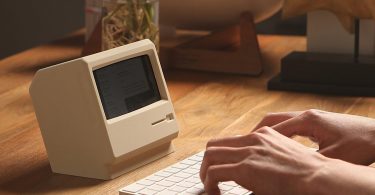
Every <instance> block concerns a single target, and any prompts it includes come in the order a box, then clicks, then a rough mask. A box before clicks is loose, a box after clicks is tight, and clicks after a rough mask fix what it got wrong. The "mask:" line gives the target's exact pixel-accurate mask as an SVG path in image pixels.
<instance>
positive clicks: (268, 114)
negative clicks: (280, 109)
mask: <svg viewBox="0 0 375 195" xmlns="http://www.w3.org/2000/svg"><path fill="white" fill-rule="evenodd" d="M277 115H278V114H277V113H275V112H270V113H267V114H266V116H265V117H264V119H272V118H275V117H276V116H277Z"/></svg>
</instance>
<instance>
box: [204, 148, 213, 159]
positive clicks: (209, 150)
mask: <svg viewBox="0 0 375 195" xmlns="http://www.w3.org/2000/svg"><path fill="white" fill-rule="evenodd" d="M214 152H215V150H214V149H213V148H207V149H206V151H205V152H204V158H208V159H209V158H210V157H212V156H213V153H214Z"/></svg>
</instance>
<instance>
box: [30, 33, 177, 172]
mask: <svg viewBox="0 0 375 195" xmlns="http://www.w3.org/2000/svg"><path fill="white" fill-rule="evenodd" d="M141 55H148V56H149V57H150V61H151V63H152V68H153V71H154V74H155V77H156V81H157V84H158V88H159V91H160V95H161V97H162V100H161V101H158V102H156V103H153V104H151V105H149V106H146V107H144V108H141V109H139V110H136V111H134V112H131V113H129V114H125V115H123V116H120V117H117V118H114V119H110V120H107V119H106V117H105V114H104V111H103V107H102V105H101V100H100V97H99V93H98V91H97V88H96V83H95V80H94V76H93V70H95V69H98V68H101V67H104V66H107V65H110V64H113V63H115V62H118V61H122V60H126V59H130V58H133V57H136V56H141ZM30 95H31V97H32V101H33V104H34V108H35V113H36V116H37V119H38V121H39V125H40V130H41V132H42V136H43V140H44V143H45V146H46V150H47V153H48V158H49V161H50V164H51V168H52V171H53V172H56V173H62V174H69V175H75V176H83V177H90V178H98V179H112V178H115V177H117V176H119V175H121V174H123V173H126V172H128V171H131V170H133V169H135V168H137V167H140V166H142V165H144V164H146V163H149V162H151V161H153V160H156V159H158V158H160V157H162V156H164V155H167V154H169V153H171V152H172V151H173V149H172V145H171V140H172V139H173V138H175V137H177V134H178V124H177V121H176V119H175V118H176V117H175V113H174V109H173V105H172V102H171V99H170V96H169V93H168V89H167V86H166V83H165V79H164V76H163V72H162V70H161V67H160V63H159V59H158V57H157V53H156V50H155V46H154V45H153V44H152V42H151V41H149V40H144V41H140V42H137V43H133V44H129V45H127V46H123V47H119V48H115V49H112V50H108V51H104V52H101V53H98V54H94V55H91V56H87V57H83V58H80V59H76V60H72V61H69V62H66V63H62V64H59V65H55V66H52V67H48V68H45V69H42V70H39V71H38V72H37V73H36V75H35V78H34V80H33V82H32V84H31V87H30Z"/></svg>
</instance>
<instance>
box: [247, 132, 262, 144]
mask: <svg viewBox="0 0 375 195" xmlns="http://www.w3.org/2000/svg"><path fill="white" fill-rule="evenodd" d="M249 139H252V140H253V141H254V142H255V143H260V142H262V141H263V134H262V132H259V131H258V132H255V133H252V134H250V135H249Z"/></svg>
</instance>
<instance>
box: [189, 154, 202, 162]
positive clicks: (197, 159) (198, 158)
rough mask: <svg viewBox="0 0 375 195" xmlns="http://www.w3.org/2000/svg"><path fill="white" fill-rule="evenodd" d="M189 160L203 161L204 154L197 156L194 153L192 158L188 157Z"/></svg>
mask: <svg viewBox="0 0 375 195" xmlns="http://www.w3.org/2000/svg"><path fill="white" fill-rule="evenodd" d="M188 159H189V160H192V161H197V162H202V160H203V156H197V155H194V156H192V157H190V158H188Z"/></svg>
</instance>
